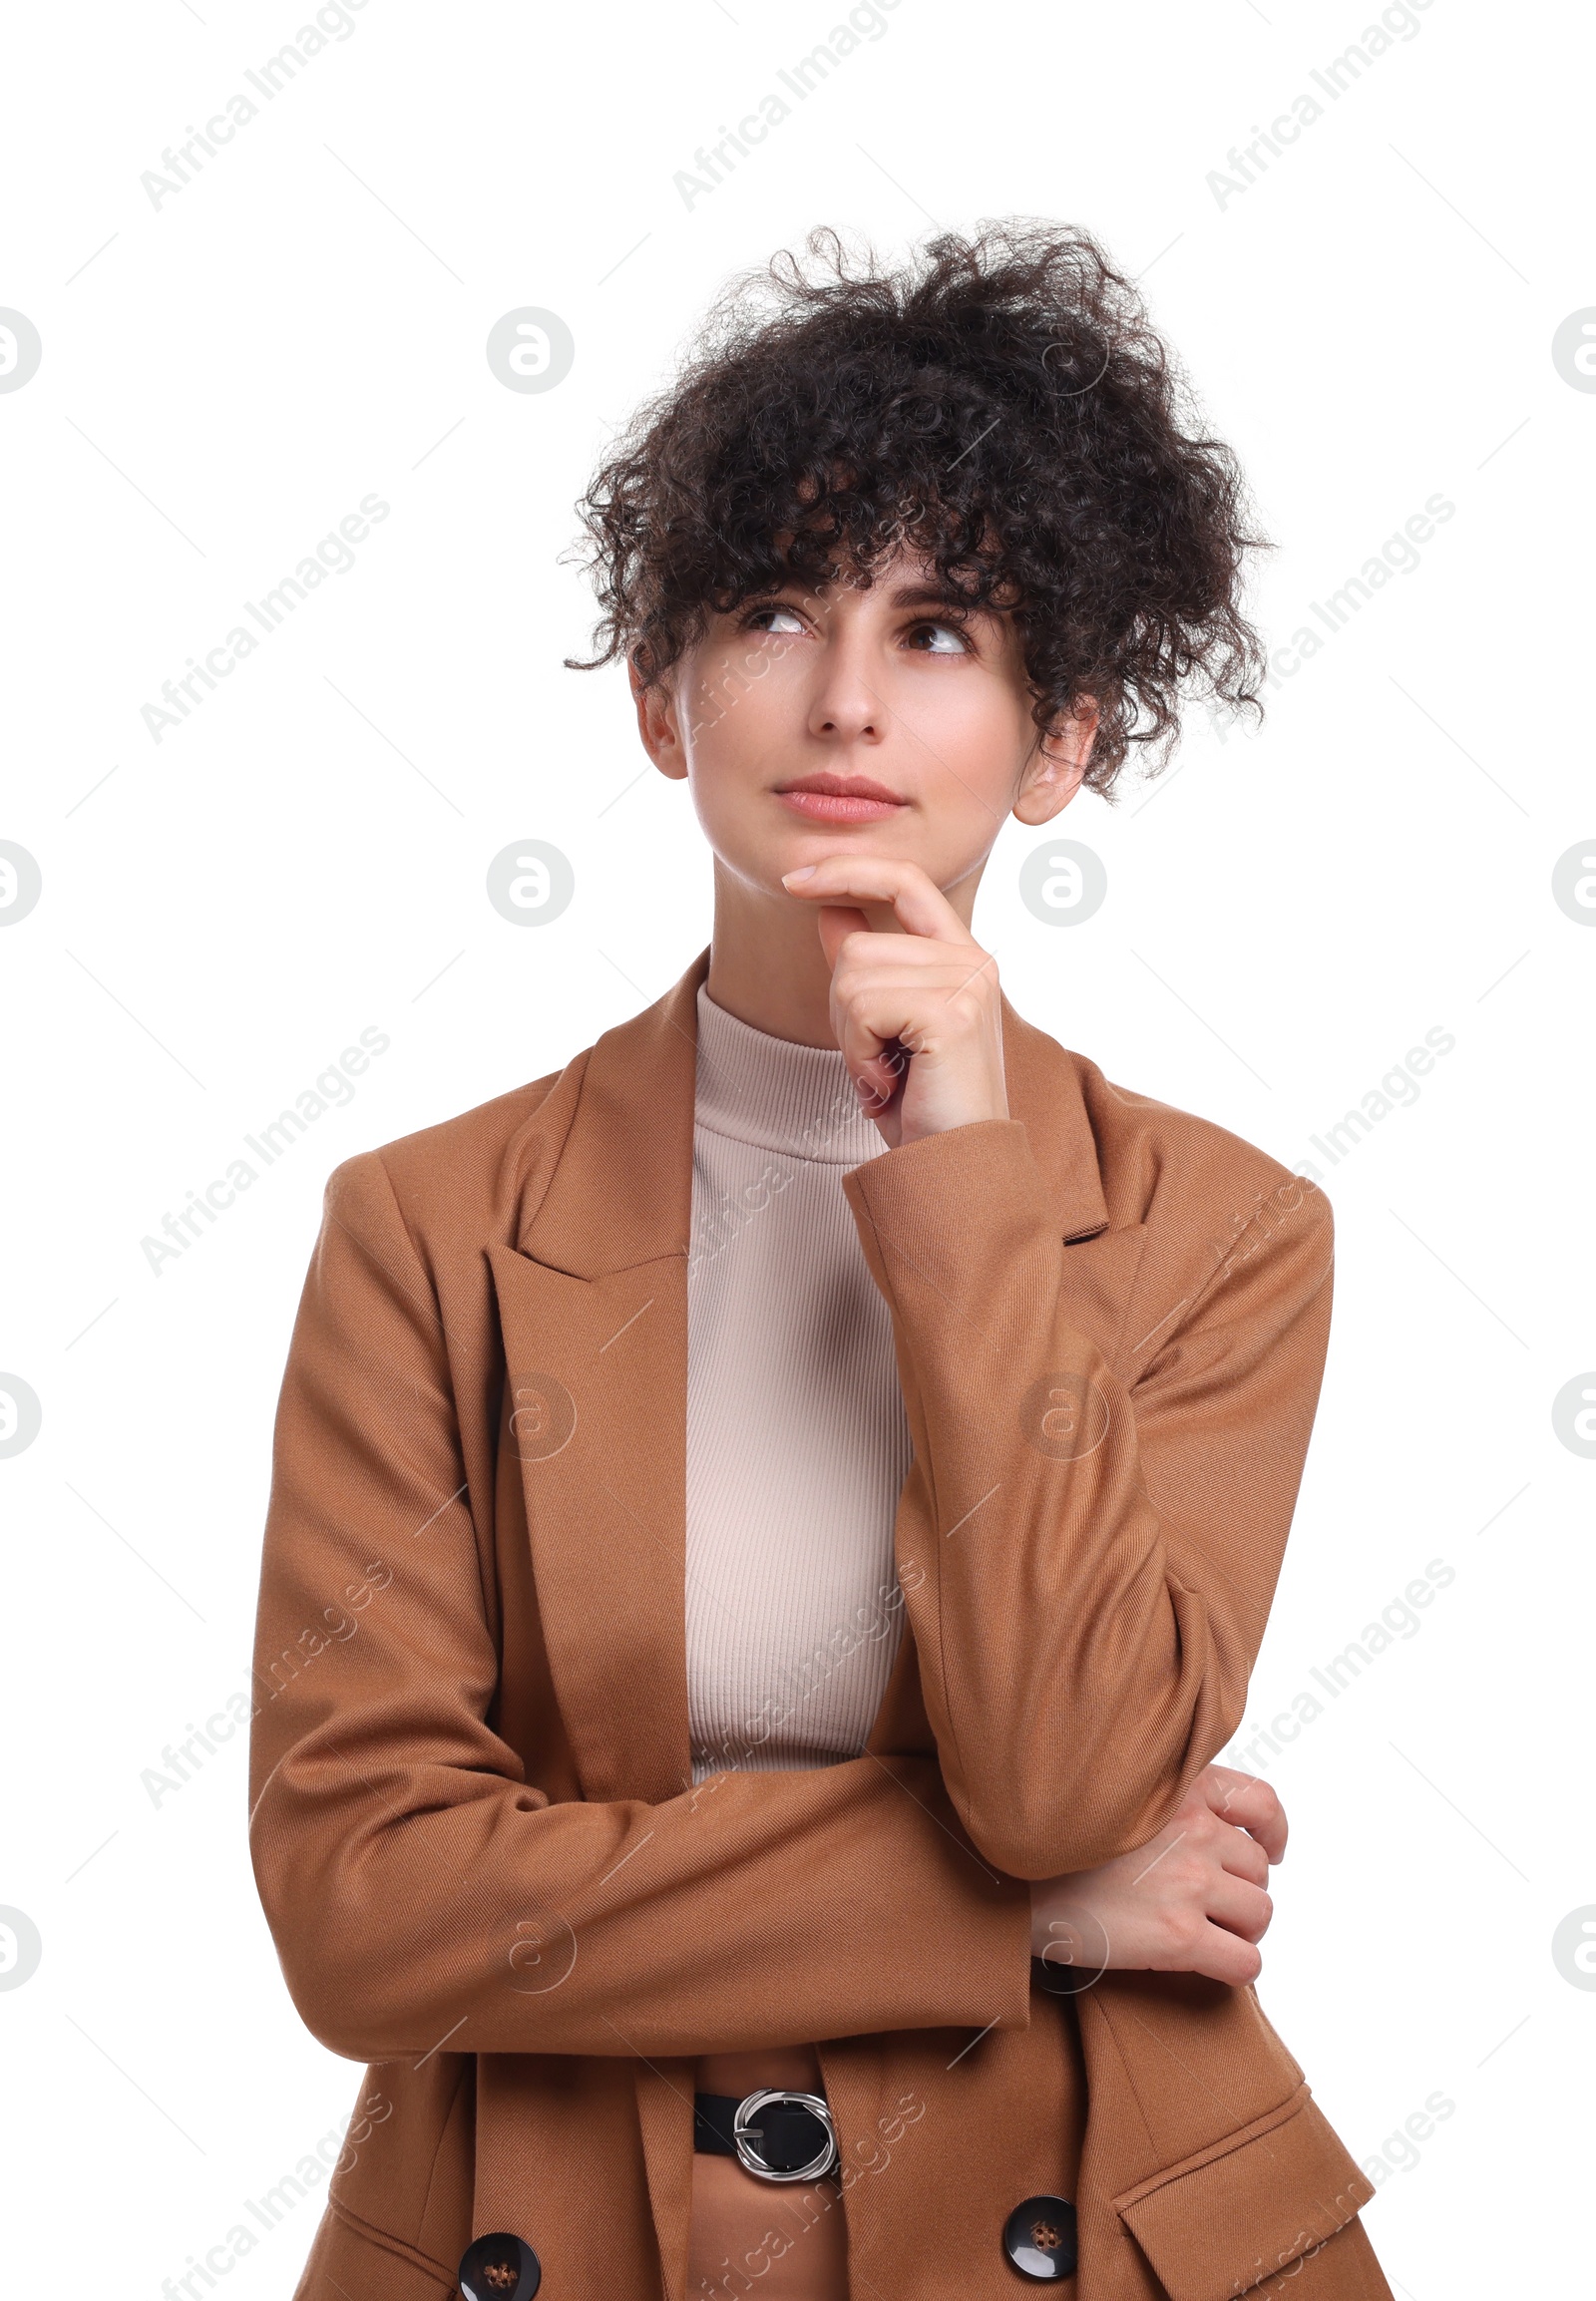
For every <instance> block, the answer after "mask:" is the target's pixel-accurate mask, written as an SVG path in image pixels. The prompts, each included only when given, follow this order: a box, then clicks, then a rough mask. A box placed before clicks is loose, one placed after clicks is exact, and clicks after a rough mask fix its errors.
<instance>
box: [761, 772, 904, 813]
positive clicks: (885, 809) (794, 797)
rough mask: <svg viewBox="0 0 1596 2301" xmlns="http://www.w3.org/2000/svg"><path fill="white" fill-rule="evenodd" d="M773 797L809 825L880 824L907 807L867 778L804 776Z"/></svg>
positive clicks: (780, 786)
mask: <svg viewBox="0 0 1596 2301" xmlns="http://www.w3.org/2000/svg"><path fill="white" fill-rule="evenodd" d="M775 795H776V797H777V798H778V799H779V800H780V801H781V803H782V805H783V806H784V807H790V808H791V809H792V811H793V813H794V814H795V815H802V816H805V817H807V819H808V820H809V821H810V822H811V823H881V822H884V821H885V820H886V818H887V817H888V816H889V815H896V814H897V813H898V811H899V809H900V808H901V807H904V806H906V805H907V804H908V802H907V801H906V800H903V799H900V798H898V797H897V795H896V793H894V792H891V791H889V790H888V789H887V788H886V786H885V785H884V784H881V783H873V782H872V781H871V780H870V778H869V776H868V775H805V776H803V777H801V778H800V780H799V781H798V782H796V783H784V784H781V785H779V786H778V787H777V790H776V794H775Z"/></svg>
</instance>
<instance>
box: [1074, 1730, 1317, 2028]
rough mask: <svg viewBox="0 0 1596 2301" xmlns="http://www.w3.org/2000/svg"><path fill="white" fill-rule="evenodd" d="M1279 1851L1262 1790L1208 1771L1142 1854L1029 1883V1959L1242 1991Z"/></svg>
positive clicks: (1273, 1810)
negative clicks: (1195, 1978) (1183, 1977)
mask: <svg viewBox="0 0 1596 2301" xmlns="http://www.w3.org/2000/svg"><path fill="white" fill-rule="evenodd" d="M1285 1851H1286V1812H1285V1808H1284V1807H1283V1806H1282V1804H1281V1802H1280V1799H1279V1798H1278V1797H1277V1796H1276V1795H1275V1792H1274V1790H1273V1789H1271V1787H1270V1786H1269V1784H1268V1782H1266V1781H1261V1780H1259V1779H1258V1778H1257V1777H1256V1775H1253V1774H1250V1773H1237V1772H1235V1771H1234V1770H1233V1769H1232V1768H1231V1767H1230V1766H1228V1765H1210V1766H1209V1767H1208V1768H1207V1769H1206V1770H1205V1771H1204V1772H1202V1773H1200V1774H1199V1775H1198V1776H1197V1779H1196V1780H1195V1781H1194V1782H1193V1783H1192V1785H1191V1787H1190V1789H1189V1790H1188V1791H1187V1792H1186V1795H1185V1797H1184V1798H1183V1799H1182V1801H1181V1803H1180V1805H1179V1806H1178V1807H1177V1808H1176V1811H1175V1813H1174V1815H1173V1816H1172V1818H1171V1819H1170V1821H1169V1822H1168V1823H1167V1825H1166V1826H1165V1827H1164V1828H1163V1829H1161V1830H1160V1831H1159V1833H1158V1835H1157V1836H1156V1837H1155V1838H1153V1839H1152V1840H1151V1841H1150V1842H1149V1843H1148V1844H1146V1845H1144V1846H1138V1847H1137V1848H1136V1849H1135V1850H1134V1851H1133V1852H1131V1853H1126V1854H1121V1855H1119V1856H1118V1858H1117V1859H1116V1860H1114V1861H1108V1862H1104V1863H1103V1864H1102V1865H1101V1867H1100V1868H1097V1869H1086V1870H1077V1871H1076V1872H1075V1873H1074V1874H1073V1875H1071V1876H1067V1877H1053V1878H1037V1879H1033V1880H1032V1881H1031V1887H1030V1909H1031V1929H1030V1947H1031V1955H1032V1956H1033V1957H1043V1958H1046V1957H1049V1953H1050V1958H1051V1961H1055V1962H1058V1963H1060V1964H1066V1965H1072V1966H1080V1965H1083V1964H1084V1965H1086V1966H1087V1967H1088V1968H1091V1967H1094V1968H1096V1969H1098V1970H1119V1971H1122V1972H1123V1971H1137V1972H1152V1973H1181V1974H1206V1975H1207V1976H1208V1977H1209V1979H1210V1980H1212V1981H1216V1982H1228V1983H1229V1984H1230V1985H1231V1986H1232V1987H1233V1988H1240V1987H1242V1986H1243V1985H1244V1984H1246V1983H1248V1982H1251V1981H1255V1980H1256V1979H1257V1977H1258V1975H1259V1973H1260V1972H1261V1970H1262V1968H1263V1962H1264V1961H1263V1959H1262V1958H1261V1957H1260V1955H1259V1953H1258V1949H1257V1944H1258V1943H1259V1942H1260V1941H1261V1940H1262V1938H1263V1936H1264V1934H1265V1932H1266V1931H1267V1930H1268V1926H1269V1921H1270V1919H1271V1918H1272V1917H1273V1916H1274V1903H1273V1902H1272V1901H1271V1900H1270V1897H1269V1894H1268V1892H1267V1891H1266V1888H1267V1885H1268V1881H1269V1865H1270V1863H1271V1862H1277V1861H1279V1860H1280V1859H1281V1857H1282V1856H1283V1855H1284V1853H1285Z"/></svg>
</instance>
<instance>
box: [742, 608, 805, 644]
mask: <svg viewBox="0 0 1596 2301" xmlns="http://www.w3.org/2000/svg"><path fill="white" fill-rule="evenodd" d="M783 618H785V619H783ZM803 627H804V626H803V618H802V617H801V616H800V615H798V614H797V613H795V612H794V610H793V609H792V608H791V607H755V609H754V611H753V613H752V614H751V615H750V616H749V617H748V628H749V630H750V631H774V632H776V633H777V634H778V635H780V636H782V637H789V636H791V634H792V633H793V632H795V631H801V630H802V629H803Z"/></svg>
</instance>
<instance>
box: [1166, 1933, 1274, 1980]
mask: <svg viewBox="0 0 1596 2301" xmlns="http://www.w3.org/2000/svg"><path fill="white" fill-rule="evenodd" d="M1179 1970H1180V1971H1181V1972H1182V1973H1192V1974H1206V1975H1207V1977H1208V1979H1209V1980H1210V1981H1212V1982H1224V1983H1226V1984H1227V1985H1228V1986H1229V1987H1230V1988H1231V1989H1233V1990H1239V1989H1245V1988H1246V1986H1247V1984H1248V1983H1249V1982H1255V1981H1256V1980H1257V1979H1258V1977H1259V1975H1260V1974H1261V1973H1262V1972H1263V1970H1264V1961H1263V1958H1262V1956H1261V1955H1260V1953H1259V1952H1258V1951H1257V1950H1256V1949H1255V1948H1254V1947H1253V1945H1252V1944H1251V1942H1246V1941H1243V1940H1242V1938H1241V1936H1240V1935H1239V1934H1233V1933H1230V1932H1228V1931H1227V1930H1226V1928H1225V1927H1223V1926H1213V1925H1211V1926H1205V1927H1204V1928H1203V1930H1202V1933H1201V1934H1200V1935H1199V1936H1198V1939H1197V1943H1196V1946H1195V1947H1194V1948H1193V1949H1190V1950H1188V1951H1187V1952H1186V1955H1185V1960H1184V1962H1183V1964H1182V1965H1181V1967H1180V1969H1179Z"/></svg>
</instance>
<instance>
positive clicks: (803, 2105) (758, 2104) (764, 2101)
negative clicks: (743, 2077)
mask: <svg viewBox="0 0 1596 2301" xmlns="http://www.w3.org/2000/svg"><path fill="white" fill-rule="evenodd" d="M772 2102H790V2103H793V2104H794V2105H796V2107H797V2108H799V2109H808V2110H809V2111H810V2113H811V2114H812V2115H813V2116H816V2117H818V2118H819V2119H820V2122H821V2124H822V2126H823V2127H824V2128H825V2135H826V2141H825V2146H824V2148H822V2149H821V2151H820V2153H819V2155H818V2156H817V2157H815V2158H814V2159H813V2160H812V2161H811V2162H810V2163H809V2164H807V2165H797V2166H794V2168H793V2170H792V2171H791V2172H790V2173H784V2172H781V2171H780V2170H779V2169H778V2168H777V2167H776V2166H774V2165H767V2164H766V2163H765V2162H764V2159H763V2158H762V2157H758V2156H756V2155H755V2154H754V2152H753V2149H752V2148H751V2146H750V2145H749V2144H750V2139H751V2138H752V2137H753V2136H756V2135H758V2132H759V2127H758V2125H757V2124H756V2123H755V2119H756V2118H757V2117H758V2115H759V2112H760V2110H761V2109H765V2108H767V2107H768V2105H769V2104H770V2103H772ZM731 2137H732V2140H733V2142H734V2143H735V2144H736V2149H737V2157H738V2161H739V2163H741V2164H742V2165H743V2166H745V2167H746V2168H747V2170H748V2171H749V2172H750V2173H757V2174H758V2176H759V2178H760V2180H761V2181H818V2180H819V2178H820V2176H821V2174H822V2173H829V2172H830V2170H831V2168H832V2167H833V2166H834V2165H835V2164H836V2163H837V2161H838V2158H839V2155H840V2151H839V2150H838V2147H837V2128H836V2127H835V2125H833V2123H832V2121H831V2108H830V2105H829V2104H828V2103H827V2101H826V2098H825V2096H824V2095H823V2094H789V2093H785V2092H783V2091H782V2090H781V2089H780V2088H776V2087H765V2088H764V2089H762V2090H761V2091H760V2092H758V2093H753V2094H745V2095H744V2096H743V2098H742V2100H741V2101H740V2102H739V2103H738V2104H737V2109H736V2113H735V2115H734V2116H733V2118H732V2121H731Z"/></svg>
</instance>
